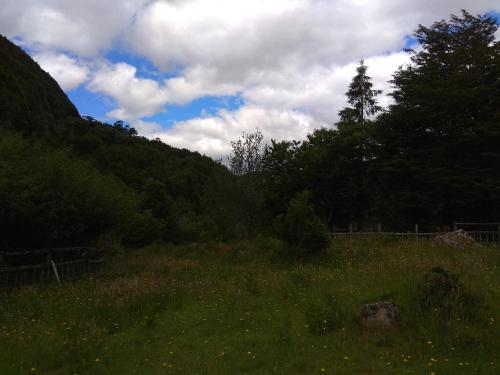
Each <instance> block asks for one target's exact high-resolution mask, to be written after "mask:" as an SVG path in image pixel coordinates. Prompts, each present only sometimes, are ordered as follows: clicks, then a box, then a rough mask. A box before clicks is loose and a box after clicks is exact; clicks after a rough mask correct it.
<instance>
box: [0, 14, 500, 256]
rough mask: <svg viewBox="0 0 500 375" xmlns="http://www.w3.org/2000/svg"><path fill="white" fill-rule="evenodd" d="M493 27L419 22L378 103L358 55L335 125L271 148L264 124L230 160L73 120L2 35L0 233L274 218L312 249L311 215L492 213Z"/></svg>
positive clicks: (141, 235) (183, 235) (144, 239)
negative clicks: (385, 103) (387, 98)
mask: <svg viewBox="0 0 500 375" xmlns="http://www.w3.org/2000/svg"><path fill="white" fill-rule="evenodd" d="M497 29H498V26H497V25H496V23H495V20H494V19H492V18H491V17H488V16H472V15H470V14H469V13H467V12H465V11H464V12H463V13H462V15H461V16H451V18H450V19H449V20H442V21H439V22H436V23H435V24H433V25H432V26H430V27H426V26H419V27H418V29H417V30H416V32H415V34H414V37H415V39H416V40H417V42H418V43H419V48H416V49H415V50H409V51H408V52H409V53H410V54H411V64H409V65H408V66H403V67H401V68H400V69H399V70H398V71H396V72H395V74H394V76H393V80H392V84H393V88H394V91H393V92H392V93H391V95H392V97H393V98H394V103H393V104H392V105H391V106H390V107H389V108H387V109H385V110H382V108H381V107H380V106H379V104H378V102H377V96H378V95H379V94H380V91H379V90H376V89H374V88H373V84H372V82H371V79H370V77H369V75H368V67H367V66H366V65H365V64H364V62H363V61H361V63H360V66H359V67H358V69H357V72H356V75H355V77H354V78H353V80H352V83H351V85H350V86H349V89H348V91H347V93H346V95H347V99H348V100H347V101H348V103H349V105H350V106H349V107H346V108H344V109H342V110H341V111H340V113H339V115H340V121H339V122H338V123H337V124H336V126H335V127H333V128H330V129H318V130H315V131H314V132H313V133H312V134H309V135H308V137H307V139H306V140H305V141H302V142H299V141H272V142H271V144H270V145H268V146H266V147H262V140H263V135H262V134H261V133H260V131H257V132H256V133H247V134H244V135H243V136H242V137H241V138H240V139H238V140H236V141H234V142H232V146H233V152H232V154H231V155H230V158H229V168H226V167H225V166H224V165H222V164H220V163H217V162H214V161H213V160H212V159H210V158H208V157H205V156H201V155H200V154H198V153H194V152H190V151H187V150H179V149H175V148H173V147H170V146H168V145H166V144H164V143H163V142H161V141H160V140H148V139H145V138H142V137H139V136H137V132H136V131H135V129H133V128H130V127H129V126H128V125H127V124H124V123H123V122H121V121H118V122H116V123H115V124H114V125H112V126H111V125H108V124H103V123H101V122H99V121H96V120H95V119H93V118H90V117H85V118H81V117H80V116H79V115H78V112H77V111H76V109H75V108H74V106H73V104H71V103H70V102H69V100H68V99H67V97H66V95H65V94H64V93H63V92H62V90H61V89H60V88H59V87H58V86H57V83H56V82H55V81H54V80H53V79H52V78H51V77H50V76H49V75H48V74H47V73H45V72H43V71H42V70H41V69H40V68H39V67H38V65H37V64H36V63H35V62H33V61H32V60H31V59H30V58H29V56H28V55H27V54H25V53H24V52H23V51H22V50H21V49H19V48H18V47H16V46H15V45H13V44H12V43H10V42H9V41H8V40H7V39H5V38H3V37H2V38H0V83H1V85H0V135H1V137H2V140H1V142H0V154H1V160H0V203H1V206H0V225H1V226H2V228H4V229H7V232H8V233H9V234H8V235H6V236H4V237H3V238H2V239H1V241H2V242H1V246H2V248H8V249H11V248H19V247H41V246H52V245H58V244H72V245H80V244H90V243H96V242H97V241H99V238H101V237H102V236H106V235H112V236H114V237H115V238H118V239H121V240H123V241H125V242H126V243H127V244H131V245H136V246H139V245H143V244H145V243H148V242H151V241H155V240H161V241H172V242H182V241H197V240H207V239H229V238H235V237H254V236H256V235H258V234H261V233H266V234H269V233H270V228H271V227H272V225H271V223H273V222H275V220H276V218H277V217H280V216H281V217H285V218H286V220H285V222H286V223H287V224H286V225H288V229H287V241H289V242H290V243H294V244H295V245H293V246H292V247H295V248H297V249H302V250H303V251H305V252H307V251H313V252H314V249H316V248H318V249H319V248H320V247H321V246H319V245H318V246H316V245H317V244H316V242H315V241H316V240H314V241H313V240H311V241H310V239H308V238H309V237H308V236H312V237H315V236H316V234H315V233H312V232H314V230H315V229H314V228H312V227H313V226H314V227H318V231H319V232H323V224H322V223H324V224H326V225H327V227H329V229H330V230H332V229H345V228H347V227H348V226H349V225H353V224H354V223H357V225H359V226H361V225H364V226H370V225H371V226H372V227H373V226H375V225H376V223H383V225H384V226H386V227H391V228H392V229H402V230H406V229H409V228H410V227H411V226H412V225H413V224H415V223H420V224H421V227H422V228H424V229H425V227H424V226H423V224H427V226H428V227H429V228H430V227H432V228H435V227H436V226H445V225H450V224H451V223H452V222H453V221H463V220H465V221H498V218H499V217H500V168H499V167H498V166H499V165H500V147H498V145H499V144H500V65H499V58H500V43H499V42H498V41H495V37H494V35H495V32H496V30H497ZM303 191H309V192H310V193H309V194H310V196H308V197H305V196H304V195H303V194H302V192H303ZM297 212H299V213H297ZM316 215H318V216H316ZM318 217H319V219H318ZM299 219H300V220H302V221H303V222H300V220H299ZM287 220H288V221H287ZM311 223H313V224H311ZM313 229H314V230H313ZM301 236H302V237H301ZM299 237H300V238H299ZM312 237H311V238H312ZM316 237H317V238H319V237H321V236H319V235H318V236H316ZM319 242H321V241H319ZM0 250H1V249H0ZM302 250H301V251H302Z"/></svg>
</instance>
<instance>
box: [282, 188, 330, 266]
mask: <svg viewBox="0 0 500 375" xmlns="http://www.w3.org/2000/svg"><path fill="white" fill-rule="evenodd" d="M310 196H311V194H310V192H308V191H304V192H301V193H298V194H296V195H295V197H294V198H293V199H292V200H291V201H290V203H289V204H288V210H287V212H286V215H285V216H284V218H283V219H282V224H281V226H282V228H281V232H282V237H283V240H284V241H285V242H286V244H287V247H288V255H291V256H294V257H298V258H304V257H308V256H311V255H313V254H318V253H320V252H322V251H324V250H326V249H327V248H328V246H329V244H330V237H329V235H328V230H327V228H326V226H325V225H324V224H323V223H322V222H321V220H320V219H319V217H318V216H317V215H316V213H315V212H314V209H313V207H312V205H311V203H310Z"/></svg>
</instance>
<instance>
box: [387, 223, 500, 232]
mask: <svg viewBox="0 0 500 375" xmlns="http://www.w3.org/2000/svg"><path fill="white" fill-rule="evenodd" d="M499 229H500V227H499ZM377 230H378V231H379V232H382V224H381V223H378V224H377Z"/></svg>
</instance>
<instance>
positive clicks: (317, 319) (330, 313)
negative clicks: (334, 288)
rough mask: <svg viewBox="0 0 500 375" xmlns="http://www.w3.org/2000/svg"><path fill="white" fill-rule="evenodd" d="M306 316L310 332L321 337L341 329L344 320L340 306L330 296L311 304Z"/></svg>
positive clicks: (305, 313)
mask: <svg viewBox="0 0 500 375" xmlns="http://www.w3.org/2000/svg"><path fill="white" fill-rule="evenodd" d="M304 315H305V317H306V323H307V327H308V329H309V331H310V332H311V333H314V334H319V335H323V334H325V333H327V332H329V331H332V330H335V329H337V328H340V327H341V326H342V322H343V320H344V314H343V312H342V309H341V307H340V304H339V303H338V301H337V299H336V298H335V297H333V296H332V295H329V294H327V295H324V296H323V297H322V298H320V299H319V300H317V301H314V302H312V303H310V304H309V306H308V307H307V308H306V310H305V312H304Z"/></svg>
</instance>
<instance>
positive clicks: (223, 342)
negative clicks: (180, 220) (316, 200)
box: [0, 238, 500, 375]
mask: <svg viewBox="0 0 500 375" xmlns="http://www.w3.org/2000/svg"><path fill="white" fill-rule="evenodd" d="M281 246H282V245H281V244H280V243H279V242H278V241H276V240H272V239H258V240H255V241H248V242H235V243H230V244H218V243H212V244H191V245H183V246H174V245H164V244H157V245H153V246H149V247H147V248H143V249H140V250H127V251H125V250H121V251H119V252H117V253H116V254H114V255H110V256H109V257H108V258H107V261H106V264H105V266H104V267H103V269H101V270H100V271H99V272H97V273H95V274H93V275H86V276H84V277H81V278H79V279H75V280H72V281H64V282H63V285H62V286H58V285H57V284H55V283H52V284H47V285H37V286H25V287H21V288H16V289H10V290H2V291H0V374H2V375H25V374H51V375H67V374H78V375H84V374H120V375H125V374H144V375H148V374H180V373H182V374H435V375H441V374H443V375H444V374H454V375H455V374H500V358H499V355H498V353H500V339H499V337H500V327H499V324H498V321H499V319H500V316H499V312H500V269H499V268H500V248H499V247H478V248H474V249H467V250H455V249H451V248H446V247H441V246H438V245H436V244H434V243H432V242H428V241H423V242H419V243H416V242H407V241H399V240H398V241H395V240H391V239H384V238H358V239H352V240H350V239H344V240H340V239H337V240H334V241H333V243H332V245H331V246H330V248H329V249H328V252H327V254H326V255H324V256H322V257H319V258H316V259H312V260H309V261H307V262H297V261H292V260H283V259H282V258H280V257H279V256H277V255H276V254H277V253H278V252H279V249H280V247H281ZM437 266H439V267H442V268H443V269H446V270H447V271H448V272H450V273H452V274H456V275H458V276H459V280H460V282H461V283H462V284H463V286H464V288H466V289H467V291H468V293H469V294H470V295H471V296H473V301H474V303H473V306H472V309H473V315H472V316H471V317H469V318H467V317H465V318H464V317H461V315H460V314H458V315H453V314H451V315H450V316H447V317H443V316H442V315H440V312H439V311H434V310H437V309H430V311H422V310H421V309H419V307H418V303H416V298H417V297H416V296H417V295H418V287H419V285H420V283H421V280H422V278H423V277H424V275H425V274H426V273H427V272H429V271H430V270H431V269H432V268H433V267H437ZM381 300H391V301H394V302H395V303H396V304H397V305H398V307H399V310H400V324H399V326H398V327H397V328H395V329H392V330H388V331H367V330H365V329H363V328H362V327H361V324H360V313H361V307H362V304H363V303H367V302H375V301H381Z"/></svg>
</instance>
